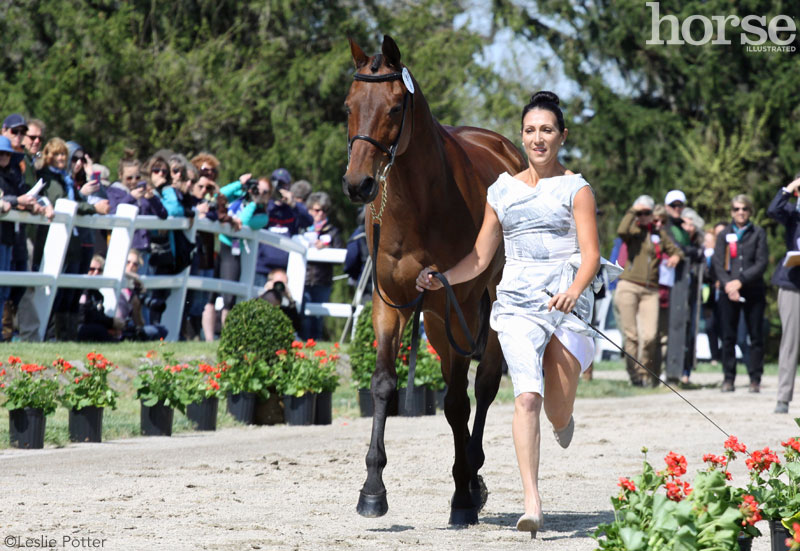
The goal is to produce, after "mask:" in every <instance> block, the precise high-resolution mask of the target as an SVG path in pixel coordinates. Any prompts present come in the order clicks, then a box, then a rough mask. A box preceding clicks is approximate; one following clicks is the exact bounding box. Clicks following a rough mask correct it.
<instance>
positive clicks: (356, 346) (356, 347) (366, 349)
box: [348, 303, 378, 417]
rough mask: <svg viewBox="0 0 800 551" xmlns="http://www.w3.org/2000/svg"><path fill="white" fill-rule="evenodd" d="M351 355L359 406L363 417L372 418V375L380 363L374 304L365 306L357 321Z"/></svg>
mask: <svg viewBox="0 0 800 551" xmlns="http://www.w3.org/2000/svg"><path fill="white" fill-rule="evenodd" d="M348 352H349V354H350V370H351V376H350V381H351V384H352V385H353V387H355V389H356V391H357V392H358V405H359V409H360V410H361V416H362V417H372V395H371V394H370V385H371V384H372V373H373V372H374V371H375V363H376V362H377V361H378V341H377V340H376V338H375V330H374V329H373V327H372V303H369V304H365V305H364V308H363V309H362V310H361V314H359V316H358V319H357V320H356V328H355V332H354V334H353V339H352V340H351V341H350V345H349V347H348Z"/></svg>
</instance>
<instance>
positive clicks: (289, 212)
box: [255, 168, 314, 285]
mask: <svg viewBox="0 0 800 551" xmlns="http://www.w3.org/2000/svg"><path fill="white" fill-rule="evenodd" d="M269 181H270V184H271V186H272V199H270V201H269V203H268V204H267V214H268V215H269V222H268V223H267V226H266V229H267V230H268V231H271V232H273V233H276V234H278V235H283V236H285V237H291V236H293V235H297V234H298V233H301V232H302V231H303V230H304V229H305V228H307V227H308V226H310V225H311V224H313V223H314V219H313V218H312V217H311V215H310V214H309V212H308V209H307V208H306V206H305V204H303V203H302V202H298V201H297V200H295V197H294V195H293V194H292V192H291V185H292V176H291V174H289V171H288V170H286V169H285V168H278V169H276V170H274V171H273V172H272V175H271V176H270V180H269ZM288 262H289V253H288V252H286V251H284V250H281V249H278V248H276V247H271V246H269V245H265V244H264V243H261V244H259V246H258V261H257V263H256V279H255V284H256V285H264V284H265V283H266V281H267V276H268V275H269V273H270V272H271V271H272V270H274V269H276V268H280V269H281V270H285V269H286V265H287V264H288Z"/></svg>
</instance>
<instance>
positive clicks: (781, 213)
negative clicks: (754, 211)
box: [767, 189, 800, 291]
mask: <svg viewBox="0 0 800 551" xmlns="http://www.w3.org/2000/svg"><path fill="white" fill-rule="evenodd" d="M791 197H792V196H791V195H790V194H788V193H786V192H785V191H783V190H782V189H781V190H780V191H778V193H777V195H775V197H774V198H773V199H772V202H771V203H770V204H769V208H767V216H769V217H770V218H772V219H773V220H777V221H778V222H780V223H781V224H783V225H784V226H786V235H785V239H786V250H787V251H797V250H800V248H798V239H800V212H798V211H797V208H796V207H795V205H794V204H792V203H790V202H789V199H791ZM772 284H773V285H777V286H778V287H782V288H784V289H790V290H792V291H800V266H795V267H793V268H787V267H785V266H784V265H783V261H782V260H781V262H780V263H779V264H778V267H777V268H775V273H774V274H773V275H772Z"/></svg>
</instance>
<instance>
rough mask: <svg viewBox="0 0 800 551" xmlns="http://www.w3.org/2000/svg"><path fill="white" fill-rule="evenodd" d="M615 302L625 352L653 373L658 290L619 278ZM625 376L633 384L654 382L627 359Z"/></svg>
mask: <svg viewBox="0 0 800 551" xmlns="http://www.w3.org/2000/svg"><path fill="white" fill-rule="evenodd" d="M614 303H615V304H616V306H617V311H618V312H619V326H620V329H621V330H622V334H623V336H624V337H625V352H627V353H628V354H630V355H631V356H633V357H634V358H636V359H638V360H639V361H640V362H641V363H642V364H643V365H645V366H646V367H647V368H648V369H650V370H651V371H653V373H656V374H659V372H660V367H659V366H656V361H655V360H656V358H657V356H658V352H657V348H658V345H659V342H658V313H659V312H658V310H659V308H658V289H649V288H647V287H644V286H643V285H637V284H636V283H631V282H630V281H626V280H624V279H621V280H620V281H619V283H618V284H617V290H616V291H615V292H614ZM626 362H627V366H626V367H627V370H628V375H629V376H630V378H631V382H632V383H634V384H642V383H648V382H650V383H651V384H655V383H656V382H657V381H656V380H654V379H653V378H652V377H651V375H650V374H649V373H648V372H647V370H645V369H642V368H641V367H640V366H638V365H636V363H635V362H633V361H632V360H631V359H630V358H626Z"/></svg>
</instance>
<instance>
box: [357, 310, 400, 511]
mask: <svg viewBox="0 0 800 551" xmlns="http://www.w3.org/2000/svg"><path fill="white" fill-rule="evenodd" d="M374 304H375V315H373V321H374V325H375V334H376V336H377V337H378V354H377V362H376V366H375V372H374V373H373V374H372V403H373V406H374V411H373V414H372V436H371V438H370V442H369V451H367V459H366V462H367V480H366V481H365V482H364V486H363V487H362V488H361V494H360V495H359V498H358V505H357V506H356V510H357V511H358V514H360V515H361V516H364V517H380V516H383V515H385V514H386V511H388V510H389V503H388V501H387V500H386V487H385V486H384V485H383V468H384V467H385V466H386V449H385V448H384V443H383V435H384V431H385V429H386V415H387V410H388V406H389V401H390V400H391V398H392V396H393V394H394V393H395V390H396V388H397V372H396V371H395V358H396V357H397V347H398V345H399V332H400V327H402V325H401V321H402V320H401V319H400V316H399V315H398V314H397V313H395V312H388V311H387V310H388V308H386V307H384V308H380V306H381V305H380V303H379V301H375V303H374ZM379 310H384V311H383V312H379ZM392 314H394V315H392Z"/></svg>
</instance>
